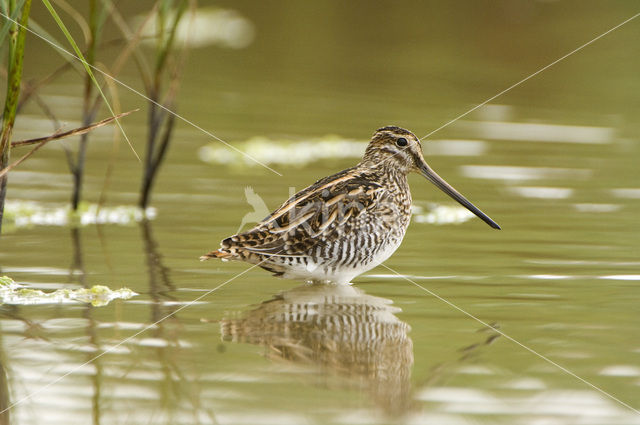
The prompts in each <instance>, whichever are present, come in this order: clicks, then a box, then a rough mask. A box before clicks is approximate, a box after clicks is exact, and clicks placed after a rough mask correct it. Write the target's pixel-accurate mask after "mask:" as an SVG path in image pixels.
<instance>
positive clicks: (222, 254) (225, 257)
mask: <svg viewBox="0 0 640 425" xmlns="http://www.w3.org/2000/svg"><path fill="white" fill-rule="evenodd" d="M231 257H232V254H231V253H230V252H226V251H221V250H219V249H216V250H215V251H211V252H207V253H206V254H204V255H203V256H202V257H200V261H206V260H209V259H211V258H220V259H222V260H228V259H229V258H231Z"/></svg>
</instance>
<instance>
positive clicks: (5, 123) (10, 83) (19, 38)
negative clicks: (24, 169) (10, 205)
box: [0, 0, 31, 232]
mask: <svg viewBox="0 0 640 425" xmlns="http://www.w3.org/2000/svg"><path fill="white" fill-rule="evenodd" d="M17 8H18V5H17V4H16V0H9V10H8V11H9V14H10V15H13V14H14V12H16V11H17ZM30 10H31V0H26V1H25V2H24V3H23V5H22V13H21V16H20V21H19V25H18V23H15V22H12V23H11V26H10V27H9V55H8V56H9V57H8V59H9V60H8V65H7V94H6V97H5V102H4V111H3V114H2V130H1V131H0V169H3V168H5V167H6V166H7V165H9V156H10V153H11V133H12V131H13V125H14V123H15V120H16V110H17V108H18V101H19V99H20V84H21V82H22V64H23V58H24V45H25V38H26V34H27V29H26V27H27V23H28V22H29V12H30ZM6 195H7V176H6V175H5V176H3V177H1V178H0V232H1V231H2V217H3V215H4V200H5V198H6Z"/></svg>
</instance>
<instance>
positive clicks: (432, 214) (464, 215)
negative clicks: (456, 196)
mask: <svg viewBox="0 0 640 425" xmlns="http://www.w3.org/2000/svg"><path fill="white" fill-rule="evenodd" d="M412 212H413V221H414V222H416V223H430V224H460V223H464V222H466V221H469V220H470V219H471V218H473V213H472V212H471V211H469V210H467V209H466V208H463V207H458V206H450V205H435V206H432V207H431V208H430V210H429V211H428V212H425V211H424V208H422V207H421V206H418V205H414V206H413V210H412Z"/></svg>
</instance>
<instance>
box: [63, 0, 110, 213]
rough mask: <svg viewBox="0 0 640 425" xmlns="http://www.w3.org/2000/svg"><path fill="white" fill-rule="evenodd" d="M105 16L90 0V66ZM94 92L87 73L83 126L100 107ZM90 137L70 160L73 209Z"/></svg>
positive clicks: (88, 57) (88, 61) (83, 140)
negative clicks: (96, 103)
mask: <svg viewBox="0 0 640 425" xmlns="http://www.w3.org/2000/svg"><path fill="white" fill-rule="evenodd" d="M104 17H105V13H104V7H103V8H102V11H101V10H100V9H99V8H98V5H97V4H96V0H89V39H88V40H87V49H86V56H85V60H86V61H87V63H88V64H89V65H90V66H94V65H95V60H96V47H97V46H98V38H99V37H100V34H101V32H102V26H103V23H104ZM93 92H94V84H93V80H92V78H91V75H89V74H85V79H84V93H83V99H82V125H83V126H86V125H89V123H91V122H92V121H93V120H94V119H95V117H96V114H97V113H98V109H99V108H97V107H92V103H93V102H92V99H93ZM88 139H89V133H85V134H83V135H82V136H81V139H80V144H79V145H78V153H77V156H76V159H75V161H73V160H70V161H69V166H70V168H71V169H70V171H71V174H72V176H73V192H72V195H71V208H72V209H73V211H77V210H78V205H79V204H80V199H81V196H82V180H83V178H84V165H85V161H86V157H87V142H88V141H89V140H88Z"/></svg>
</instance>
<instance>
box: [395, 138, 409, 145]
mask: <svg viewBox="0 0 640 425" xmlns="http://www.w3.org/2000/svg"><path fill="white" fill-rule="evenodd" d="M408 144H409V142H407V139H405V138H404V137H401V138H399V139H398V140H396V145H398V146H407V145H408Z"/></svg>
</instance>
